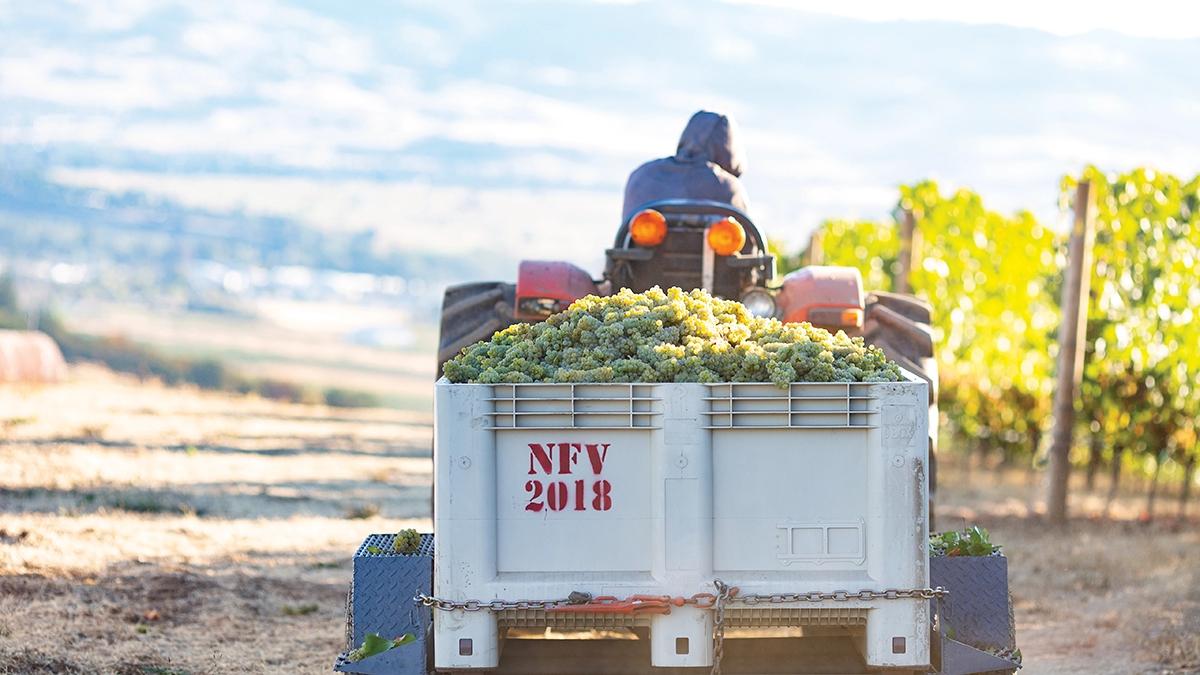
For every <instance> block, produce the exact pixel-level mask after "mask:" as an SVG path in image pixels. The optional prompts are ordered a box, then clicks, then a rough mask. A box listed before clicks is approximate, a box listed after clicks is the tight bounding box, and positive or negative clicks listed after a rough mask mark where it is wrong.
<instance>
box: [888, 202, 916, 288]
mask: <svg viewBox="0 0 1200 675" xmlns="http://www.w3.org/2000/svg"><path fill="white" fill-rule="evenodd" d="M920 249H921V233H920V232H919V231H917V219H916V217H915V216H913V212H912V209H904V213H903V215H902V216H901V217H900V257H899V258H898V259H897V260H896V278H895V279H894V280H893V281H892V290H893V291H895V292H897V293H912V273H913V263H914V262H915V261H917V260H919V259H920V258H921V255H920Z"/></svg>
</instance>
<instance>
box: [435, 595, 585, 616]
mask: <svg viewBox="0 0 1200 675" xmlns="http://www.w3.org/2000/svg"><path fill="white" fill-rule="evenodd" d="M574 595H575V594H574V593H572V596H574ZM581 595H587V594H586V593H583V594H581ZM589 600H591V596H590V595H587V599H586V600H579V599H578V598H576V597H571V598H562V599H560V600H492V601H491V602H482V601H480V600H446V599H444V598H436V597H434V596H432V595H425V594H424V593H418V594H417V596H416V597H414V598H413V602H415V603H417V604H419V605H422V606H425V607H432V608H434V609H440V610H442V611H445V612H449V611H453V610H456V609H460V610H462V611H464V612H479V611H482V610H488V611H492V612H502V611H504V610H507V609H543V610H544V609H550V608H551V607H560V606H562V605H577V604H584V603H586V602H588V601H589Z"/></svg>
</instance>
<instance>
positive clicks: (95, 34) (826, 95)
mask: <svg viewBox="0 0 1200 675" xmlns="http://www.w3.org/2000/svg"><path fill="white" fill-rule="evenodd" d="M901 7H902V8H903V13H900V8H901ZM821 12H835V13H836V15H835V14H829V13H821ZM1198 34H1200V17H1197V10H1196V9H1194V8H1193V6H1192V5H1191V4H1190V3H1166V2H1141V3H1136V4H1134V3H1109V2H1097V1H1094V0H1093V1H1091V2H1087V3H1058V2H1036V3H1035V2H1026V1H1017V2H1007V3H963V2H942V1H937V2H917V3H902V4H901V3H890V2H867V1H849V2H839V3H830V4H829V5H824V4H822V3H816V2H808V1H805V0H801V1H799V2H790V3H784V2H770V1H769V0H760V1H759V2H750V3H736V2H716V1H706V2H701V1H697V2H686V3H684V2H674V3H626V2H616V3H613V2H534V1H526V2H511V3H501V2H487V3H484V2H441V3H427V2H407V3H406V2H400V3H396V2H390V1H389V2H384V1H379V2H367V1H364V2H354V3H343V2H335V1H333V0H295V1H294V2H285V1H284V0H264V1H261V2H237V3H195V2H185V1H183V0H162V1H153V2H152V1H149V0H110V1H109V2H105V3H96V2H83V1H80V2H38V3H23V2H15V1H12V0H9V1H5V0H0V101H2V102H3V105H0V152H3V153H4V155H3V156H4V158H6V159H12V158H22V160H21V161H22V162H25V161H26V160H28V158H30V157H32V158H34V160H33V161H34V163H35V164H36V163H40V165H41V166H44V167H45V168H46V169H47V170H48V171H49V173H50V175H51V176H53V177H54V178H55V179H56V180H61V181H64V182H69V183H73V184H78V185H85V186H99V187H102V188H104V189H108V190H116V191H122V190H140V191H147V192H150V193H152V194H158V195H161V196H164V197H167V198H170V199H174V200H178V201H181V202H184V203H185V204H192V205H196V206H200V207H204V208H212V209H222V210H223V209H245V210H249V211H255V212H269V213H280V214H284V215H289V216H292V217H295V218H298V219H301V220H304V221H305V222H309V223H312V224H314V225H317V226H320V227H325V228H331V229H359V228H364V227H374V228H377V229H379V230H380V231H381V233H382V234H383V235H384V239H385V240H387V241H389V242H392V243H393V244H395V245H402V246H406V247H410V248H418V249H429V250H442V251H455V252H464V251H487V252H488V253H489V254H490V255H511V256H514V257H515V256H529V257H565V258H570V259H574V260H576V261H578V262H581V263H585V264H587V265H588V266H589V267H590V268H591V269H592V270H593V271H598V269H597V267H598V264H599V260H600V257H601V255H602V250H603V248H604V247H605V246H606V245H608V244H609V242H610V241H611V235H612V232H613V231H614V230H615V228H616V225H617V223H616V219H617V218H618V216H619V210H620V203H621V194H620V193H621V186H622V184H623V182H624V179H625V176H626V175H627V174H628V172H629V171H630V170H632V169H633V168H634V167H635V166H636V165H637V164H638V163H640V162H641V161H644V160H646V159H650V158H652V157H658V156H663V155H666V154H669V153H671V152H673V150H674V145H675V142H676V139H677V137H678V133H679V131H680V129H681V128H682V126H683V124H684V122H685V121H686V119H687V117H688V116H689V115H690V114H691V113H692V112H693V111H694V110H696V109H699V108H709V109H718V110H723V111H727V112H730V113H732V114H733V115H735V116H736V117H737V118H738V120H739V121H740V123H741V127H742V129H743V131H744V132H745V145H746V148H747V152H748V155H749V170H748V171H747V173H746V175H745V183H746V187H747V190H748V192H749V194H750V197H751V201H752V204H753V208H754V215H755V217H756V219H757V220H758V221H759V224H760V226H761V227H762V228H763V229H764V230H765V231H766V232H767V233H768V234H769V235H771V236H775V237H778V238H783V239H785V240H789V241H791V242H793V243H796V244H798V243H799V242H801V241H802V240H803V239H804V237H805V236H806V234H807V232H808V231H809V230H810V229H811V228H812V227H813V226H814V225H815V224H817V223H818V222H820V220H821V219H823V218H827V217H876V218H878V217H886V215H887V213H888V212H889V211H890V209H891V208H892V206H893V205H894V202H895V195H896V192H895V186H896V185H898V184H900V183H906V182H912V181H916V180H919V179H922V178H926V177H930V178H935V179H937V180H939V181H940V182H942V183H944V184H946V185H948V186H960V185H961V186H970V187H972V188H974V189H977V190H978V191H980V192H981V193H982V194H983V195H984V197H985V199H986V200H987V201H988V203H989V204H992V205H994V206H995V207H996V208H1000V209H1002V210H1005V211H1009V210H1014V209H1018V208H1028V209H1031V210H1033V211H1034V212H1035V213H1037V214H1038V215H1039V216H1040V217H1042V218H1044V219H1046V220H1049V221H1053V220H1055V218H1056V217H1057V204H1056V198H1057V182H1058V179H1059V177H1060V176H1061V175H1062V174H1063V173H1066V172H1075V171H1078V169H1079V168H1080V167H1081V166H1082V165H1083V164H1085V163H1088V162H1094V163H1098V164H1100V165H1101V166H1102V167H1105V168H1107V169H1112V170H1118V169H1125V168H1129V167H1131V166H1135V165H1139V164H1149V165H1152V166H1157V167H1160V168H1163V169H1166V170H1171V171H1176V172H1180V173H1189V174H1194V173H1195V172H1196V171H1197V170H1198V162H1197V159H1196V158H1197V157H1200V134H1197V133H1196V131H1195V130H1196V129H1198V128H1200V87H1197V86H1196V83H1197V78H1196V65H1195V64H1197V63H1200V39H1197V37H1196V36H1197V35H1198ZM12 163H13V164H15V160H13V162H12Z"/></svg>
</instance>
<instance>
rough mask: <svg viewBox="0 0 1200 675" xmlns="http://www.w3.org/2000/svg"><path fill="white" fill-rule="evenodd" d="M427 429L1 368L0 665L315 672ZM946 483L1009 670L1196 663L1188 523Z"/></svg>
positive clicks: (421, 422)
mask: <svg viewBox="0 0 1200 675" xmlns="http://www.w3.org/2000/svg"><path fill="white" fill-rule="evenodd" d="M431 432H432V430H431V420H430V418H429V416H428V415H427V414H423V413H413V412H401V411H392V410H369V411H364V410H332V409H327V408H322V407H313V406H300V405H286V404H278V403H272V402H266V401H261V400H257V399H252V398H240V397H230V396H225V395H216V394H204V393H198V392H196V391H191V390H184V389H167V388H163V387H160V386H157V385H154V384H142V383H139V382H137V381H136V380H134V379H131V378H126V377H121V376H115V375H112V374H110V373H107V372H105V371H102V370H99V369H95V368H86V367H85V368H76V369H74V370H73V372H72V378H71V381H70V382H68V383H66V384H63V385H59V386H54V387H46V388H20V387H0V673H158V674H166V673H177V674H178V673H225V672H237V673H325V672H329V669H330V664H331V663H332V660H333V658H334V657H335V656H336V654H337V653H338V652H339V651H340V650H341V648H342V645H343V641H344V638H343V621H344V614H343V613H344V603H345V593H346V586H347V584H348V582H349V577H350V557H351V554H352V553H353V551H354V549H355V548H356V547H357V545H358V544H359V543H360V542H361V540H362V538H363V537H364V536H365V535H366V534H369V533H372V532H391V531H396V530H398V529H400V528H403V527H417V528H419V529H428V528H429V520H428V488H429V482H430V469H431V467H430V461H429V456H430V438H431ZM943 486H944V489H943V490H942V491H941V495H940V500H941V506H940V507H939V518H941V523H942V524H943V525H951V526H952V525H957V524H961V523H963V522H968V521H969V522H978V523H980V524H982V525H985V526H986V527H988V528H990V529H991V530H992V532H993V534H994V538H995V539H996V540H997V541H998V542H1000V543H1002V544H1004V545H1005V546H1006V549H1007V553H1008V555H1009V560H1010V565H1011V572H1010V573H1011V579H1012V584H1013V594H1014V596H1015V599H1016V615H1017V626H1018V643H1019V646H1020V647H1021V649H1022V652H1023V654H1024V656H1025V662H1026V664H1027V666H1026V668H1025V669H1024V671H1023V672H1025V673H1035V674H1036V673H1049V674H1053V675H1066V674H1068V673H1080V674H1083V673H1120V674H1125V673H1188V672H1200V523H1197V522H1196V521H1195V520H1193V521H1191V522H1188V523H1179V522H1162V521H1161V519H1160V522H1158V523H1155V524H1152V525H1147V524H1144V523H1140V522H1138V520H1137V517H1136V516H1137V506H1136V505H1135V503H1134V502H1133V501H1132V500H1130V501H1124V500H1122V501H1120V502H1118V504H1117V508H1116V509H1115V510H1114V519H1113V520H1111V521H1106V520H1102V519H1099V518H1096V517H1091V516H1090V515H1089V514H1095V513H1096V512H1097V511H1098V509H1099V507H1100V501H1099V500H1098V499H1095V498H1090V499H1081V500H1079V507H1080V511H1081V512H1082V513H1083V514H1084V515H1082V516H1081V517H1080V518H1078V519H1077V520H1076V521H1074V522H1073V523H1072V525H1071V526H1070V527H1069V528H1068V529H1066V530H1063V531H1056V530H1051V529H1048V528H1046V527H1044V526H1043V525H1042V524H1041V522H1040V518H1039V516H1038V512H1037V510H1036V508H1034V509H1030V508H1029V506H1028V505H1029V504H1031V503H1033V500H1032V498H1033V497H1034V496H1036V494H1037V492H1036V486H1034V485H1030V484H1029V483H1028V482H1027V481H1026V479H1025V478H1024V476H1023V474H1021V473H1012V474H996V473H990V474H988V475H987V476H984V475H983V474H982V473H981V472H980V471H978V470H976V471H974V472H973V473H972V474H971V476H970V479H969V480H968V478H967V477H966V474H964V473H962V472H961V471H959V472H956V471H954V470H951V469H947V470H944V471H943ZM1173 506H1174V505H1173V504H1170V505H1166V510H1168V511H1170V510H1171V509H1173ZM1197 510H1200V509H1197Z"/></svg>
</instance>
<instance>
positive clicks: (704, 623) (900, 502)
mask: <svg viewBox="0 0 1200 675" xmlns="http://www.w3.org/2000/svg"><path fill="white" fill-rule="evenodd" d="M926 386H927V385H926V384H925V383H924V382H922V381H920V380H919V379H918V378H916V377H912V376H909V377H908V378H907V381H904V382H896V383H850V384H847V383H819V384H818V383H795V384H792V385H791V387H790V388H788V389H786V390H784V389H779V388H777V387H775V386H774V385H771V384H740V383H735V384H712V385H708V384H519V385H480V384H450V383H449V382H448V381H446V380H445V379H443V380H441V381H439V382H438V383H437V386H436V390H437V394H436V403H435V413H436V429H435V436H434V462H435V465H436V466H435V471H436V480H435V483H434V499H435V515H436V517H435V528H436V532H437V548H436V552H435V563H434V568H435V570H434V594H435V595H436V596H438V597H441V598H446V599H450V600H480V601H484V602H487V601H491V600H496V599H503V600H543V599H554V598H563V597H566V596H567V595H568V594H569V593H571V592H572V591H586V592H590V593H593V594H595V595H613V596H618V597H626V596H629V595H633V594H655V595H671V596H691V595H693V594H695V593H699V592H705V591H708V592H711V591H712V590H713V586H712V581H713V579H715V578H719V579H721V580H722V581H724V582H726V583H727V584H730V585H732V586H737V587H739V588H740V589H741V592H742V593H743V594H747V593H750V594H772V593H795V592H832V591H839V590H844V591H850V592H858V591H861V590H873V591H881V590H887V589H893V588H894V589H910V588H924V587H926V586H927V584H928V580H929V572H928V569H927V537H928V513H927V509H928V500H927V491H928V485H927V479H926V466H927V461H928V458H927V454H928V450H927V448H928V444H927V441H926V438H927V434H928V432H927V426H928V415H927V403H928V394H927V390H926ZM831 605H832V606H831ZM778 610H789V611H790V613H789V611H783V612H781V611H778ZM766 611H768V608H763V607H762V606H761V605H760V606H757V607H751V606H745V605H735V606H732V607H731V609H730V615H731V616H732V617H734V618H736V617H738V616H742V617H743V618H746V619H747V622H748V623H755V622H754V621H750V619H756V620H757V623H755V625H765V624H770V622H771V619H770V618H769V616H778V617H783V618H781V619H780V622H781V623H782V624H786V623H787V622H788V621H792V622H800V623H808V624H811V623H816V622H820V623H823V624H826V625H829V624H833V625H845V626H849V627H851V629H852V630H854V631H857V633H858V634H859V635H860V636H861V637H860V639H859V645H860V649H861V651H862V653H863V656H864V658H865V660H866V663H867V665H868V666H872V667H888V666H890V667H910V668H919V667H922V666H925V665H927V664H928V663H929V639H930V625H929V621H930V618H929V602H928V601H926V600H920V599H905V600H870V601H862V600H849V601H844V602H837V603H836V604H834V603H820V604H814V603H794V604H790V605H774V604H773V605H771V606H770V608H769V611H770V612H773V614H771V615H769V616H768V615H767V614H764V612H766ZM755 612H758V614H755ZM739 613H740V614H739ZM806 613H807V614H806ZM610 618H611V617H610ZM518 619H519V620H528V621H534V622H536V617H534V618H532V619H531V618H530V617H524V616H517V615H516V614H515V613H512V612H510V613H509V615H508V616H507V617H502V616H499V615H498V614H497V613H495V612H491V611H486V610H485V611H479V612H465V611H461V610H455V611H437V612H435V615H434V633H435V666H436V667H437V668H489V667H495V666H496V665H497V664H498V661H499V645H498V635H499V622H500V621H502V620H503V621H514V620H518ZM506 625H514V624H511V623H510V624H506ZM521 625H528V624H521ZM583 625H586V624H583ZM792 625H794V624H792ZM649 626H650V633H651V653H652V663H653V665H655V666H708V665H711V663H712V644H711V637H712V612H711V610H704V609H698V608H695V607H690V606H688V607H680V608H674V609H672V611H671V613H670V614H667V615H659V616H653V617H652V618H650V619H649ZM678 638H687V640H686V642H684V641H677V639H678ZM901 638H902V639H901ZM681 644H682V645H686V646H687V648H686V649H683V650H681V649H680V648H679V646H680V645H681ZM681 651H682V652H683V653H680V652H681Z"/></svg>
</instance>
